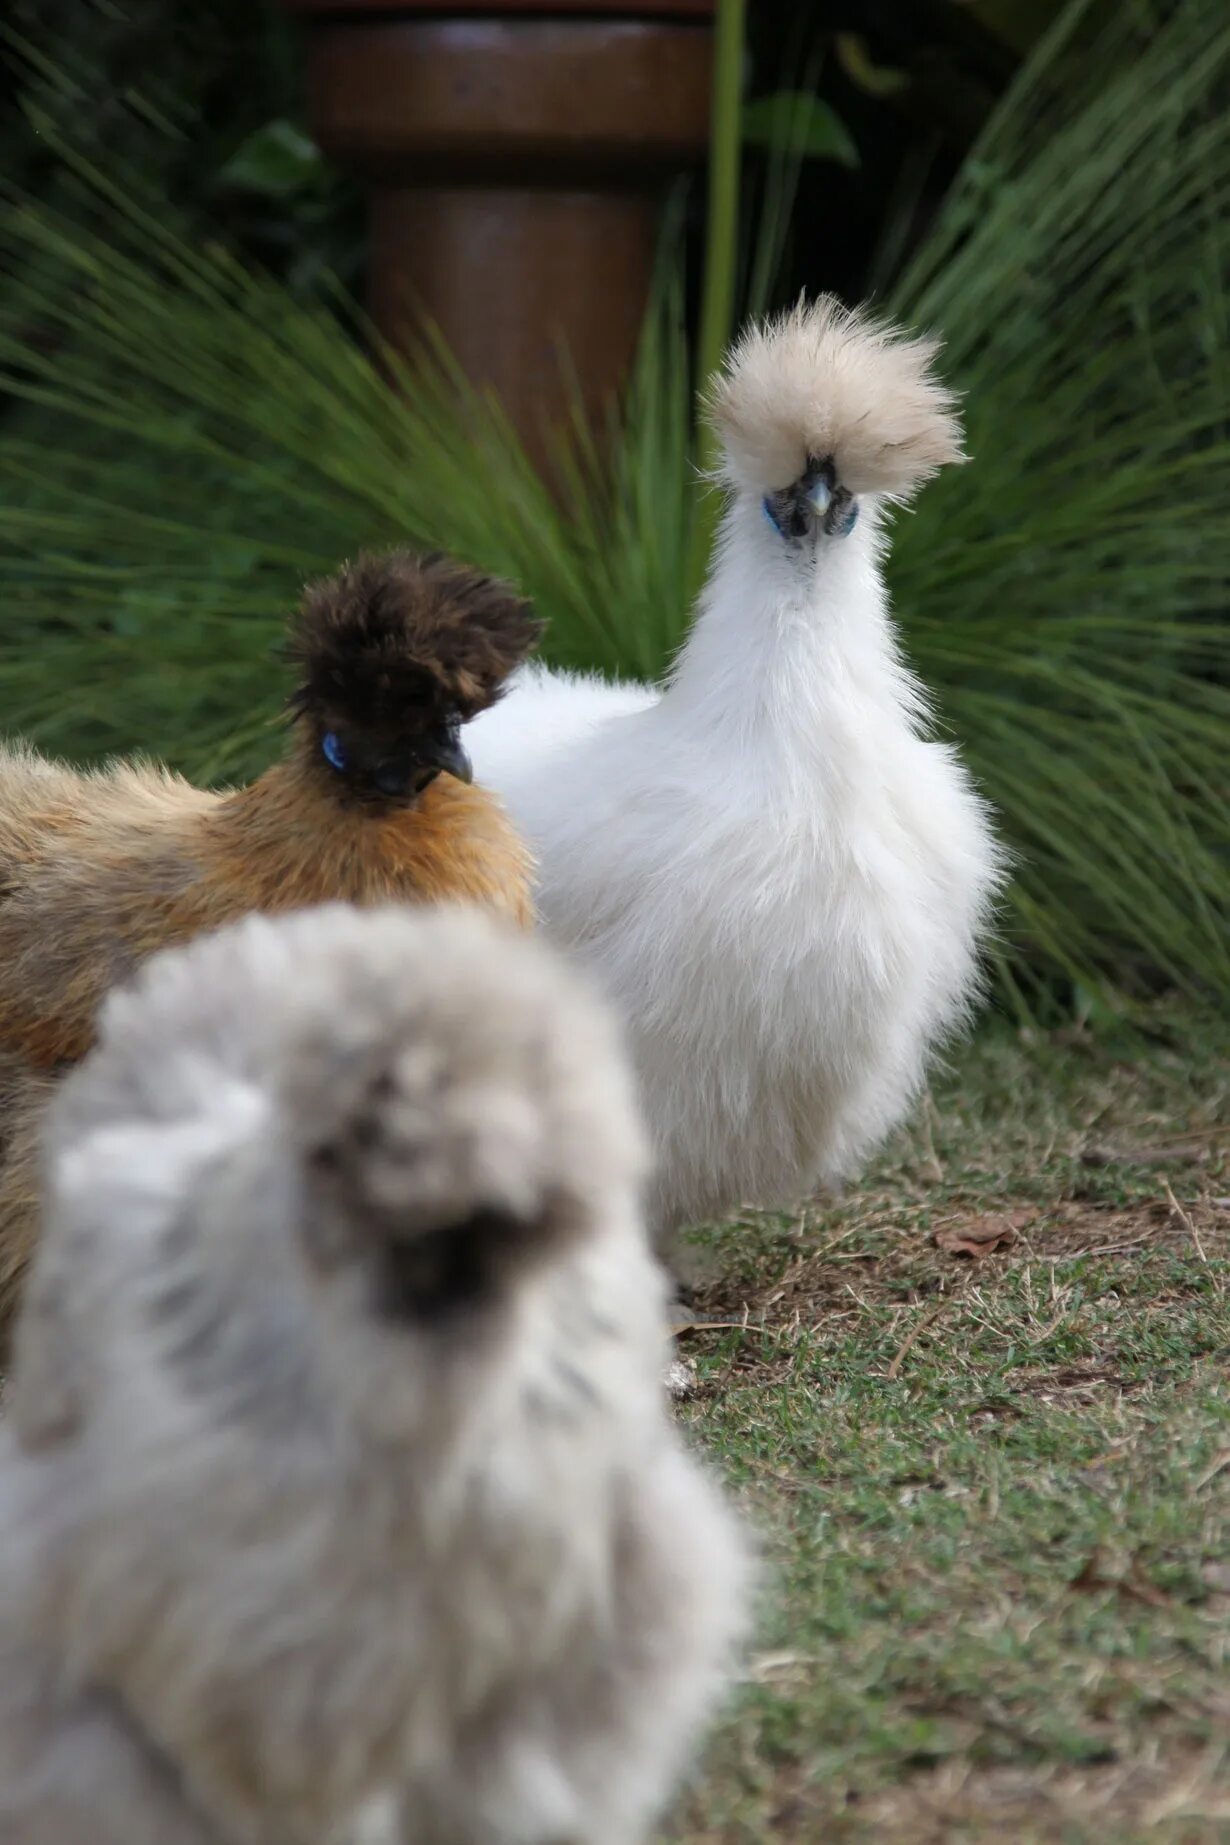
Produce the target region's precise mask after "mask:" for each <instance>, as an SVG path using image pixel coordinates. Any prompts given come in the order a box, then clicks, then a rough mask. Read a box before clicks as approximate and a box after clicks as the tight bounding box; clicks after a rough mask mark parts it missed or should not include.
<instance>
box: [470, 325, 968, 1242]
mask: <svg viewBox="0 0 1230 1845" xmlns="http://www.w3.org/2000/svg"><path fill="white" fill-rule="evenodd" d="M936 350H937V348H936V346H935V344H934V343H933V342H931V341H927V340H922V339H909V338H906V337H904V336H903V335H901V334H900V333H898V332H895V331H893V330H891V329H889V328H886V327H882V326H879V325H877V324H876V323H874V322H873V321H871V320H870V319H869V318H867V317H866V316H865V315H862V314H859V313H856V312H848V311H846V310H844V309H842V308H840V307H839V306H838V305H836V304H835V303H833V302H831V301H822V302H820V303H818V304H816V305H814V306H812V307H809V308H805V307H800V308H799V309H797V310H796V311H794V312H793V313H791V314H789V315H787V316H786V317H785V318H783V319H781V320H779V321H777V322H775V323H772V324H770V325H768V326H767V327H765V328H763V329H760V330H756V331H753V332H751V333H750V334H748V335H747V336H746V338H745V339H744V340H743V341H742V343H741V344H740V345H739V346H737V347H736V348H735V350H734V352H733V353H732V355H731V358H730V361H729V364H728V368H727V370H726V373H725V376H724V377H723V379H722V380H721V382H720V384H719V386H718V388H717V390H716V392H715V395H714V402H713V405H712V411H713V415H714V418H715V420H716V423H717V427H718V430H719V432H720V436H721V440H722V448H723V458H722V465H721V473H722V478H723V480H724V482H725V484H726V486H727V488H728V490H729V495H730V501H729V505H728V508H727V510H726V513H725V517H724V522H723V525H722V529H721V534H720V539H719V545H718V550H717V556H716V562H715V565H714V568H713V572H712V576H711V579H710V581H709V584H708V586H707V587H706V589H705V591H704V594H703V596H702V599H701V602H700V606H699V609H698V612H697V616H696V620H695V623H694V625H693V628H692V632H691V634H690V636H689V638H688V641H687V643H686V645H685V647H684V649H683V651H682V653H681V655H680V657H679V659H678V661H677V662H676V665H675V667H674V670H673V671H672V673H671V675H670V679H669V682H668V684H667V686H666V687H665V689H664V690H663V691H662V692H661V693H659V692H657V691H656V690H654V689H653V688H650V687H646V686H628V685H619V686H611V685H607V684H604V683H603V682H602V681H600V680H598V679H584V678H575V677H570V676H568V675H563V674H554V673H550V672H547V671H545V670H543V669H541V668H530V669H528V670H525V671H523V672H522V673H521V674H520V675H519V676H518V677H517V678H516V679H515V680H514V682H513V684H512V686H511V688H510V690H509V693H508V695H507V697H506V698H505V700H504V701H503V703H501V704H500V705H498V706H496V707H495V708H494V709H493V710H492V711H491V712H489V713H487V714H485V715H484V716H483V717H481V718H480V719H479V720H478V721H477V722H476V723H475V724H474V725H473V726H472V727H471V729H470V735H469V741H470V744H471V750H472V755H473V758H474V763H475V768H476V772H477V774H478V775H479V777H480V778H481V779H482V780H484V781H486V782H487V783H488V784H489V785H491V786H492V787H494V788H495V789H496V790H497V791H499V792H500V793H501V794H503V796H504V797H505V799H506V801H507V803H508V805H509V807H510V809H511V811H512V814H513V817H514V819H515V820H516V821H517V822H518V823H519V824H520V826H521V827H522V829H523V830H524V831H525V832H526V834H527V835H528V836H529V838H530V840H531V843H532V844H533V845H534V846H535V848H536V849H537V851H538V853H539V855H540V863H541V871H540V883H539V892H538V899H539V904H540V910H541V915H542V918H543V920H544V923H545V926H546V928H547V930H548V931H549V933H550V934H551V935H552V936H553V937H554V939H555V940H556V941H557V942H559V943H561V944H563V945H565V946H566V947H567V948H569V949H570V950H572V951H574V952H576V953H577V954H579V955H580V956H581V958H582V959H583V960H584V961H585V962H586V963H587V964H588V965H589V966H590V967H591V968H592V969H593V970H594V971H595V972H596V974H597V975H598V976H599V978H600V979H601V981H602V983H603V984H604V985H605V987H606V990H607V992H608V993H609V994H610V995H611V997H612V998H613V1000H614V1002H615V1004H616V1006H617V1007H618V1009H619V1011H620V1012H621V1014H622V1016H623V1017H624V1019H625V1020H626V1021H627V1023H628V1026H629V1028H630V1033H631V1042H632V1048H633V1053H634V1057H635V1061H636V1065H637V1069H638V1072H639V1077H640V1082H641V1088H642V1096H643V1101H644V1105H645V1111H646V1115H647V1118H648V1120H649V1123H650V1126H651V1130H652V1132H653V1135H654V1138H655V1142H656V1152H657V1161H658V1166H657V1176H656V1180H655V1184H654V1190H653V1194H652V1218H653V1221H654V1224H655V1227H656V1228H657V1229H658V1230H659V1231H660V1232H663V1231H667V1230H669V1229H671V1228H673V1227H676V1226H679V1225H681V1224H686V1223H688V1222H696V1221H699V1220H702V1219H704V1218H706V1217H709V1216H712V1215H715V1214H717V1213H719V1212H721V1211H723V1210H726V1209H729V1208H731V1207H733V1206H736V1205H738V1204H740V1203H743V1202H753V1203H758V1204H764V1205H772V1204H778V1203H780V1204H790V1203H793V1202H795V1201H796V1200H797V1199H798V1198H799V1197H801V1196H802V1195H804V1194H805V1193H806V1192H807V1191H808V1190H809V1189H811V1188H812V1187H814V1185H815V1184H817V1183H818V1182H821V1181H826V1180H827V1181H833V1180H837V1179H840V1178H841V1177H843V1176H844V1175H846V1174H848V1173H849V1172H850V1170H851V1169H852V1168H853V1167H854V1166H856V1164H857V1163H858V1161H859V1160H860V1159H861V1158H862V1157H863V1156H864V1155H865V1154H866V1153H867V1152H868V1151H869V1150H870V1149H871V1148H872V1147H873V1146H874V1145H875V1143H876V1142H877V1141H878V1140H879V1139H880V1138H881V1137H882V1136H883V1135H884V1134H885V1132H886V1131H887V1130H888V1129H890V1128H891V1127H892V1126H893V1125H894V1124H895V1123H896V1122H897V1121H898V1120H899V1119H900V1118H901V1116H902V1115H903V1113H904V1112H905V1110H906V1109H907V1107H908V1105H909V1103H910V1101H911V1099H912V1098H913V1096H914V1095H915V1093H916V1091H917V1089H918V1087H919V1085H920V1083H921V1081H922V1078H923V1075H924V1071H925V1068H926V1064H927V1059H928V1055H929V1053H930V1052H931V1050H932V1049H933V1047H934V1046H935V1045H936V1043H937V1042H938V1041H940V1040H941V1039H942V1038H943V1037H944V1035H945V1034H946V1033H948V1032H949V1031H950V1030H951V1029H952V1028H953V1027H954V1026H955V1025H956V1024H957V1023H958V1022H959V1021H960V1020H961V1019H962V1016H963V1014H964V1012H965V1010H966V1008H967V1006H968V1003H969V1000H970V997H971V994H972V992H973V990H974V988H975V984H976V978H977V957H978V946H979V940H980V936H981V933H982V931H983V929H984V927H985V924H986V922H987V919H988V915H989V911H990V906H991V902H992V898H993V894H994V891H995V887H996V884H997V880H998V871H999V861H998V855H997V851H996V848H995V844H994V842H993V839H992V836H991V832H990V828H989V824H988V817H987V813H986V810H985V808H984V806H983V804H982V802H981V801H980V799H979V798H978V796H977V794H976V793H975V791H974V789H973V787H972V785H971V782H970V780H969V777H968V776H967V774H966V772H965V770H964V769H963V767H962V765H961V763H960V762H959V761H958V759H957V756H956V753H955V751H954V750H953V749H952V748H951V747H949V746H948V745H946V744H942V743H939V742H936V741H934V740H932V739H931V738H930V737H929V735H928V714H927V706H926V700H925V697H924V695H923V692H922V690H921V688H920V686H919V685H918V683H917V681H916V680H915V679H914V678H913V677H912V676H911V674H910V673H909V671H908V669H907V668H906V667H905V665H904V664H903V662H902V660H901V657H900V655H899V652H898V648H897V644H896V640H895V636H894V630H893V624H892V621H891V617H890V613H889V608H888V601H887V596H886V591H885V586H884V580H883V575H882V570H881V563H882V555H883V551H884V548H885V544H886V542H887V540H886V533H885V528H884V515H885V511H886V509H887V508H888V506H889V505H890V504H891V503H894V502H895V503H901V502H904V501H905V500H906V499H908V497H909V496H910V494H911V493H912V492H913V491H914V490H915V489H916V488H917V487H918V486H919V485H920V484H921V483H922V482H923V481H924V480H926V479H927V478H928V476H930V475H931V474H933V473H934V472H935V471H936V470H937V469H938V468H939V467H940V466H942V465H943V464H945V463H947V462H952V461H957V460H960V459H962V456H961V450H960V428H959V423H958V419H957V415H956V408H955V402H954V399H953V398H952V396H951V394H950V393H949V392H947V391H946V390H945V389H944V387H943V386H942V385H941V384H940V383H939V382H938V381H937V380H936V378H935V377H934V375H933V373H932V370H931V366H932V360H933V358H934V355H935V352H936ZM855 514H857V515H858V516H857V523H856V524H854V526H853V529H852V530H850V529H849V525H850V519H851V517H852V516H853V515H855Z"/></svg>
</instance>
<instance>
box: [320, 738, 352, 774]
mask: <svg viewBox="0 0 1230 1845" xmlns="http://www.w3.org/2000/svg"><path fill="white" fill-rule="evenodd" d="M320 747H321V750H322V751H323V752H324V758H325V761H326V762H327V763H330V764H331V765H332V767H333V768H335V769H337V770H339V771H340V772H343V773H344V772H345V770H346V769H348V768H349V766H350V758H349V757H348V756H347V754H346V750H345V747H344V745H343V743H342V739H341V738H340V737H339V736H338V734H337V732H336V731H335V730H327V731H326V732H325V734H324V736H323V737H322V738H321V740H320Z"/></svg>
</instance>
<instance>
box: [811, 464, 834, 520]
mask: <svg viewBox="0 0 1230 1845" xmlns="http://www.w3.org/2000/svg"><path fill="white" fill-rule="evenodd" d="M832 497H833V489H832V488H831V487H830V486H829V484H828V482H827V481H826V480H825V479H824V477H823V476H822V475H821V476H820V477H819V478H818V479H817V480H816V481H815V482H814V483H813V485H812V486H811V488H810V489H809V491H808V495H807V500H808V504H809V505H810V506H813V507H814V508H815V510H816V512H817V514H818V515H819V516H820V518H823V517H824V515H825V513H826V512H827V511H828V509H829V501H830V500H831V499H832Z"/></svg>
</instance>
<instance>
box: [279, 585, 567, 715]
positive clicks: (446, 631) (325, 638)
mask: <svg viewBox="0 0 1230 1845" xmlns="http://www.w3.org/2000/svg"><path fill="white" fill-rule="evenodd" d="M540 633H541V623H540V622H539V621H538V620H537V619H536V618H535V616H534V614H533V612H532V610H531V608H530V605H529V603H528V602H527V601H526V600H525V598H524V597H523V596H521V595H519V594H518V592H517V591H516V590H515V589H513V588H512V587H511V586H510V585H509V584H507V583H503V582H501V581H500V580H499V579H498V578H495V577H489V576H484V575H482V574H481V573H480V572H478V571H476V570H471V569H470V568H469V567H468V566H466V565H464V564H460V563H457V562H456V561H455V560H454V559H452V558H448V557H445V556H443V555H441V554H440V553H438V552H433V553H430V554H428V555H426V556H418V555H416V554H415V553H414V552H412V551H392V552H389V553H387V554H386V555H383V556H370V555H364V556H360V557H359V558H358V559H357V561H356V562H355V563H353V564H347V565H346V566H345V567H344V568H343V569H342V570H340V571H339V572H338V573H337V575H336V576H332V577H329V578H327V579H325V580H324V581H322V582H319V583H314V584H310V585H309V586H308V588H307V590H306V591H305V592H304V597H303V601H302V604H301V605H300V609H299V612H298V615H297V616H296V618H295V620H294V622H293V623H292V625H291V632H290V636H289V640H288V644H287V648H286V654H287V658H288V659H290V660H291V661H292V662H293V663H294V664H295V665H296V666H297V667H298V669H299V672H300V675H301V677H300V681H299V684H298V686H297V687H296V689H295V692H294V693H293V694H292V698H291V705H292V708H293V709H295V710H297V711H299V712H302V713H307V714H310V715H313V716H315V717H317V718H318V719H321V720H323V721H325V722H326V724H327V725H328V726H332V725H335V724H337V725H342V726H345V727H348V728H351V729H355V730H359V731H362V732H364V733H366V734H372V733H379V732H380V731H382V730H384V729H392V728H395V727H396V726H398V725H399V724H400V725H403V726H404V724H405V720H406V717H407V714H408V713H411V712H413V711H414V710H416V709H420V710H421V711H422V713H423V716H424V719H425V720H427V721H430V719H431V718H432V716H433V715H434V714H439V713H445V714H447V715H450V716H455V717H460V718H461V719H462V720H466V719H469V718H471V717H474V716H475V715H476V714H477V713H478V712H480V711H483V710H485V709H486V708H487V706H488V705H491V704H493V703H494V702H495V700H496V699H497V698H498V697H499V695H500V692H501V689H502V687H503V684H504V681H505V679H506V678H507V676H508V674H509V673H510V672H511V671H512V670H513V668H514V667H515V666H517V665H518V664H519V663H520V661H521V660H522V659H524V657H525V655H526V654H527V653H528V652H529V651H530V649H531V648H532V647H533V646H534V644H535V642H536V641H537V639H538V637H539V634H540Z"/></svg>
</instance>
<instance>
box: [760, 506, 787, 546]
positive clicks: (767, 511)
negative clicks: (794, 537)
mask: <svg viewBox="0 0 1230 1845" xmlns="http://www.w3.org/2000/svg"><path fill="white" fill-rule="evenodd" d="M761 504H762V506H763V507H764V516H765V518H766V519H767V520H768V521H769V524H770V525H771V526H772V527H773V530H774V531H775V532H776V533H777V535H778V537H779V538H784V537H785V536H786V534H785V533H784V532H783V531H782V527H781V521H780V519H779V518H778V516H777V514H776V513H775V512H774V510H773V502H772V500H770V499H768V498H767V497H766V498H765V499H764V500H762V501H761Z"/></svg>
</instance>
